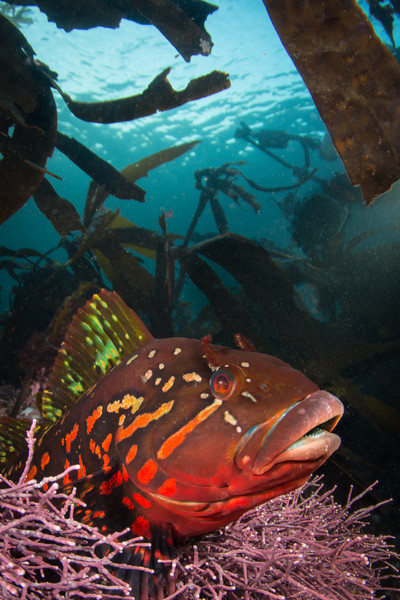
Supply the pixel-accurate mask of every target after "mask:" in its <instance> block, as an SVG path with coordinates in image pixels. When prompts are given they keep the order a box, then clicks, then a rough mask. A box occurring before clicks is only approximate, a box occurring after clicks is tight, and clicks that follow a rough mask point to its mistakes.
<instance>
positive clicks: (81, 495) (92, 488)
mask: <svg viewBox="0 0 400 600" xmlns="http://www.w3.org/2000/svg"><path fill="white" fill-rule="evenodd" d="M93 490H94V485H93V484H92V485H89V486H88V487H87V488H86V490H85V491H84V492H82V493H81V494H80V497H81V498H84V497H85V496H86V494H89V493H90V492H91V491H93Z"/></svg>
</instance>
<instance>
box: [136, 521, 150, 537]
mask: <svg viewBox="0 0 400 600" xmlns="http://www.w3.org/2000/svg"><path fill="white" fill-rule="evenodd" d="M131 529H132V533H134V534H136V535H142V536H143V537H145V538H150V536H151V533H150V523H149V522H148V520H147V519H145V518H144V517H142V516H140V517H138V518H137V519H135V521H134V522H133V523H132V526H131Z"/></svg>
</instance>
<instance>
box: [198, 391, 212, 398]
mask: <svg viewBox="0 0 400 600" xmlns="http://www.w3.org/2000/svg"><path fill="white" fill-rule="evenodd" d="M209 395H210V394H207V392H203V393H202V394H200V398H201V399H202V400H205V399H206V398H208V396H209Z"/></svg>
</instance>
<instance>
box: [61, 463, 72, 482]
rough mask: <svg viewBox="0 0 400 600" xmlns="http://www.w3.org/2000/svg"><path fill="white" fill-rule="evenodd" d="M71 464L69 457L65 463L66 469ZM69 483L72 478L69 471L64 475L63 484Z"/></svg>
mask: <svg viewBox="0 0 400 600" xmlns="http://www.w3.org/2000/svg"><path fill="white" fill-rule="evenodd" d="M70 466H71V464H70V462H69V460H68V458H67V459H66V461H65V464H64V469H65V470H66V469H68V468H69V467H70ZM67 483H71V478H70V476H69V473H67V474H66V475H64V477H63V484H64V485H66V484H67Z"/></svg>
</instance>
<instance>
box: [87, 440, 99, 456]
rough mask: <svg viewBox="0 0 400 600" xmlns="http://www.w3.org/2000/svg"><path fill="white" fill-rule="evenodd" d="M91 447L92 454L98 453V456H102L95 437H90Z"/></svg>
mask: <svg viewBox="0 0 400 600" xmlns="http://www.w3.org/2000/svg"><path fill="white" fill-rule="evenodd" d="M89 448H90V451H91V453H92V454H96V456H98V457H99V458H101V450H100V446H99V445H98V444H96V442H95V441H94V440H93V439H90V442H89Z"/></svg>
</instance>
